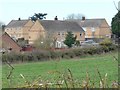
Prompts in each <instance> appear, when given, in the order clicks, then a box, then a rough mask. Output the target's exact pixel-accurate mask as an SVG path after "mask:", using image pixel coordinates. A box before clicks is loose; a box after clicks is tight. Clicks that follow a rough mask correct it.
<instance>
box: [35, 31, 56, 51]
mask: <svg viewBox="0 0 120 90" xmlns="http://www.w3.org/2000/svg"><path fill="white" fill-rule="evenodd" d="M55 41H56V39H55V38H54V35H53V32H49V33H48V32H47V33H46V34H45V36H42V35H41V36H40V37H39V38H38V39H37V40H36V41H35V42H34V46H35V47H36V48H40V49H50V48H52V47H55Z"/></svg>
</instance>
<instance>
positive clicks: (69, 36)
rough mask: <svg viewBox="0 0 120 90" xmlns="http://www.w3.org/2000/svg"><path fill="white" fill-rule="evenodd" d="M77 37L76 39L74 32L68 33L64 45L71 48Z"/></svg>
mask: <svg viewBox="0 0 120 90" xmlns="http://www.w3.org/2000/svg"><path fill="white" fill-rule="evenodd" d="M76 38H77V36H75V37H74V35H73V34H72V32H67V36H66V38H65V41H64V44H66V45H67V46H68V47H69V48H71V47H72V45H73V44H74V43H75V41H76Z"/></svg>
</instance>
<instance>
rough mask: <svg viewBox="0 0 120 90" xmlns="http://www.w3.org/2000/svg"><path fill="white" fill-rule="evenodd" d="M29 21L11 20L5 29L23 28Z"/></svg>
mask: <svg viewBox="0 0 120 90" xmlns="http://www.w3.org/2000/svg"><path fill="white" fill-rule="evenodd" d="M28 21H29V20H12V21H11V22H10V23H9V24H8V25H7V26H6V28H15V27H23V26H24V25H25V24H26V23H27V22H28Z"/></svg>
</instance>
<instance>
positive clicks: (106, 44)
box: [100, 38, 112, 46]
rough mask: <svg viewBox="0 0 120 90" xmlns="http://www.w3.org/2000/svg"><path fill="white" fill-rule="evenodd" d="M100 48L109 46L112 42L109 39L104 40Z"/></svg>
mask: <svg viewBox="0 0 120 90" xmlns="http://www.w3.org/2000/svg"><path fill="white" fill-rule="evenodd" d="M100 45H101V46H110V45H112V41H111V40H110V39H109V38H105V39H104V40H103V41H102V42H100Z"/></svg>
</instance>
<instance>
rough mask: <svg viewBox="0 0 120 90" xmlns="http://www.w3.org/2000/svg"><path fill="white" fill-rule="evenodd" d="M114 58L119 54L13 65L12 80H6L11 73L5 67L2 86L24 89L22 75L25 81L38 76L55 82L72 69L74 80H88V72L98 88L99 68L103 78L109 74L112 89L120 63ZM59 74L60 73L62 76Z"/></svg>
mask: <svg viewBox="0 0 120 90" xmlns="http://www.w3.org/2000/svg"><path fill="white" fill-rule="evenodd" d="M113 56H115V57H118V53H117V52H112V53H106V54H102V55H93V56H86V57H82V58H76V59H69V60H67V59H61V60H50V61H44V62H30V63H21V64H12V66H13V67H14V70H13V73H12V77H11V78H10V80H7V78H6V77H7V75H8V73H9V71H10V67H8V65H3V66H2V86H3V88H6V87H7V88H9V87H22V86H23V85H24V84H25V80H24V79H23V78H22V77H21V76H20V74H22V75H24V77H25V79H26V80H28V81H31V82H32V81H33V80H35V79H37V78H38V76H40V77H41V79H42V80H44V81H46V80H48V81H55V80H57V79H59V77H60V75H61V74H66V75H67V73H68V69H70V70H71V72H72V75H73V78H74V80H78V81H79V82H82V81H83V80H84V79H85V78H86V72H88V74H89V77H90V79H91V81H93V82H95V84H96V85H97V87H98V85H99V81H100V77H99V74H98V71H97V68H98V70H99V72H100V74H101V76H102V78H103V77H104V76H105V74H106V73H107V83H108V85H109V87H111V83H112V82H113V81H114V80H118V62H117V61H116V60H114V57H113ZM57 72H60V74H58V73H57Z"/></svg>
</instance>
